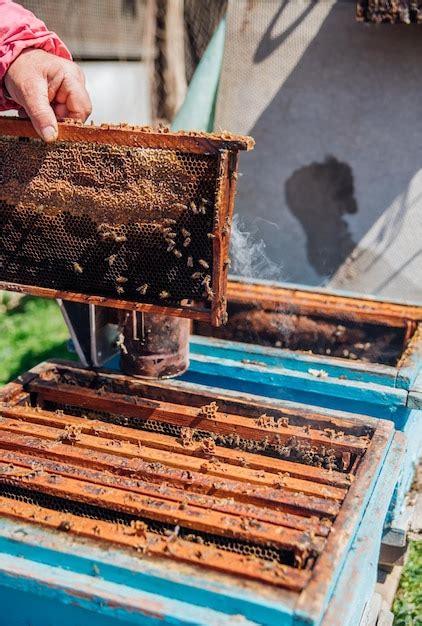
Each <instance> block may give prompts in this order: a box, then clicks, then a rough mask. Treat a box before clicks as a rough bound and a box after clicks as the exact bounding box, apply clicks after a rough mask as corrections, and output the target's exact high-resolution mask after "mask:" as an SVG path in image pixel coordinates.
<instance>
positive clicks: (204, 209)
mask: <svg viewBox="0 0 422 626" xmlns="http://www.w3.org/2000/svg"><path fill="white" fill-rule="evenodd" d="M198 213H202V215H206V213H207V209H206V207H205V205H204V204H200V205H199V207H198Z"/></svg>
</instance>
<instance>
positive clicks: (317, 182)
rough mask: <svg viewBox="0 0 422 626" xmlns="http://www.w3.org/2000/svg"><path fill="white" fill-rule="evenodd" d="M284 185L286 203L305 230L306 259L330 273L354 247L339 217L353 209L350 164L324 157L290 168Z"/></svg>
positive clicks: (329, 274)
mask: <svg viewBox="0 0 422 626" xmlns="http://www.w3.org/2000/svg"><path fill="white" fill-rule="evenodd" d="M285 189H286V201H287V206H288V207H289V209H290V211H291V212H292V214H293V215H294V216H295V217H296V218H297V219H298V220H299V222H300V223H301V225H302V228H303V230H304V231H305V234H306V249H307V256H308V260H309V263H310V264H311V265H312V266H313V267H314V269H315V270H316V271H317V272H318V274H321V275H322V276H327V275H328V276H331V275H332V274H333V273H334V272H335V271H336V269H337V268H338V266H339V265H341V264H342V263H343V261H344V260H345V259H346V258H347V257H348V256H349V254H350V253H351V252H352V250H353V249H354V247H355V242H354V241H353V239H352V236H351V234H350V232H349V226H348V224H347V222H346V220H345V219H344V217H343V216H344V215H347V214H348V213H349V214H353V213H356V212H357V204H356V200H355V197H354V188H353V175H352V170H351V168H350V166H349V165H348V164H347V163H341V162H340V161H338V160H337V159H336V158H334V157H332V156H330V157H327V158H326V159H325V161H324V162H323V163H311V164H310V165H305V166H303V167H301V168H299V169H298V170H296V171H295V172H293V174H292V175H291V176H290V177H289V178H288V179H287V181H286V185H285ZM333 244H335V245H333ZM321 251H324V254H321Z"/></svg>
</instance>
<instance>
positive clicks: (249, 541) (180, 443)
mask: <svg viewBox="0 0 422 626" xmlns="http://www.w3.org/2000/svg"><path fill="white" fill-rule="evenodd" d="M166 395H169V397H168V398H166ZM0 401H1V403H0V514H1V515H4V516H7V517H12V518H15V519H22V520H23V519H25V520H27V521H29V522H31V523H36V524H39V525H41V526H46V527H48V528H53V529H57V530H58V531H65V532H66V533H69V534H74V535H76V536H82V537H85V538H88V539H90V540H93V541H95V540H100V541H105V542H107V543H109V544H110V545H116V546H123V547H126V548H128V549H132V550H138V551H139V552H141V553H142V555H143V557H145V558H148V556H151V557H154V558H166V559H172V560H173V561H174V562H178V561H180V562H184V563H187V564H191V565H195V566H198V565H199V566H200V567H201V568H202V570H203V571H206V570H208V571H209V572H214V573H218V572H219V573H224V574H230V575H231V576H234V577H236V579H239V580H241V579H242V578H249V579H253V580H255V581H257V582H260V583H265V584H270V585H273V586H277V587H282V588H284V589H287V590H290V591H292V592H302V593H307V589H310V588H311V586H312V581H313V580H314V579H315V575H316V573H317V572H322V573H321V576H322V577H325V576H326V574H327V571H328V570H327V567H328V566H327V565H325V562H326V561H329V562H330V563H333V559H334V560H335V558H337V557H338V555H339V552H341V550H342V545H343V544H342V543H341V540H340V539H341V538H342V537H343V535H344V532H346V534H347V532H348V530H347V528H348V525H347V524H344V523H343V522H341V520H342V519H343V518H348V519H349V518H350V519H351V518H353V516H354V514H356V515H358V512H356V511H354V508H356V507H355V502H356V500H355V498H356V496H357V495H359V494H360V489H361V487H360V482H359V480H358V477H359V475H360V474H362V471H364V474H365V476H366V480H372V474H371V471H372V470H373V468H374V463H375V461H376V459H378V457H379V455H381V454H382V453H383V451H384V449H385V445H386V443H387V441H388V439H389V437H391V432H390V431H391V425H389V424H388V423H382V422H376V421H375V420H371V419H369V418H368V422H367V423H365V424H364V425H362V422H361V421H359V420H353V419H351V420H345V422H344V428H343V429H342V428H341V425H342V423H341V422H339V424H336V422H335V420H334V421H330V420H329V419H328V418H324V416H321V415H319V416H318V415H316V414H315V415H314V417H312V414H311V413H309V415H308V418H306V417H305V416H304V415H303V414H300V412H299V413H298V414H297V415H296V414H295V412H291V413H290V414H289V415H287V414H286V413H283V412H280V410H276V409H274V410H273V411H271V410H270V409H269V407H268V406H267V405H266V403H265V402H264V401H263V404H262V406H260V405H258V404H256V403H255V404H254V403H253V402H248V401H247V400H239V401H236V400H231V401H228V400H227V399H224V397H222V398H221V399H220V398H219V397H211V396H208V397H204V396H203V395H202V396H201V395H198V397H195V395H194V394H191V393H188V392H187V391H185V390H183V387H181V388H179V389H178V390H176V389H174V388H173V390H172V391H170V392H169V393H168V394H167V393H166V389H165V387H163V386H160V384H159V383H157V384H155V383H152V382H149V383H146V382H145V381H142V382H139V383H138V382H137V381H136V380H135V379H133V378H129V377H125V376H123V375H116V376H112V375H108V374H106V373H94V372H91V371H88V370H84V369H82V368H78V367H75V366H72V365H67V364H58V363H57V364H55V363H51V364H43V365H41V366H39V367H38V368H36V369H35V370H34V371H33V372H28V373H27V374H25V375H24V376H23V379H22V381H21V382H18V381H17V382H15V383H12V384H10V385H8V386H7V387H6V388H5V389H4V391H3V392H2V394H1V396H0ZM200 402H204V404H202V405H201V404H200ZM220 403H221V407H220V406H219V405H220ZM221 408H223V409H224V410H221ZM327 421H328V423H329V424H330V425H331V427H330V428H327ZM340 424H341V425H340ZM369 450H371V454H370V455H368V451H369ZM371 468H372V470H371ZM353 494H354V495H353ZM350 519H349V521H350ZM339 540H340V542H339ZM317 580H318V577H317Z"/></svg>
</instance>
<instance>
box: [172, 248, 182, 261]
mask: <svg viewBox="0 0 422 626" xmlns="http://www.w3.org/2000/svg"><path fill="white" fill-rule="evenodd" d="M173 253H174V256H175V257H176V258H177V259H180V258H182V253H181V252H180V250H176V249H174V250H173Z"/></svg>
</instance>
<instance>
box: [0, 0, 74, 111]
mask: <svg viewBox="0 0 422 626" xmlns="http://www.w3.org/2000/svg"><path fill="white" fill-rule="evenodd" d="M26 48H41V49H42V50H45V51H46V52H50V53H52V54H56V55H57V56H60V57H64V58H65V59H71V58H72V57H71V54H70V52H69V50H68V49H67V48H66V46H65V45H64V43H63V42H62V41H61V40H60V39H59V37H58V36H57V35H56V33H53V32H51V31H49V30H48V29H47V27H46V25H45V24H44V22H42V21H41V20H39V19H38V18H36V17H35V15H34V14H33V13H31V12H30V11H27V10H26V9H24V8H23V7H22V6H21V5H19V4H15V3H14V2H11V1H10V0H0V111H5V110H7V109H17V108H19V107H18V105H17V104H16V103H14V102H13V101H12V100H9V99H7V98H6V97H5V95H4V93H3V78H4V76H5V74H6V72H7V70H8V69H9V66H10V65H11V63H13V61H14V60H15V59H16V57H18V56H19V54H20V53H21V52H22V51H23V50H25V49H26Z"/></svg>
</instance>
